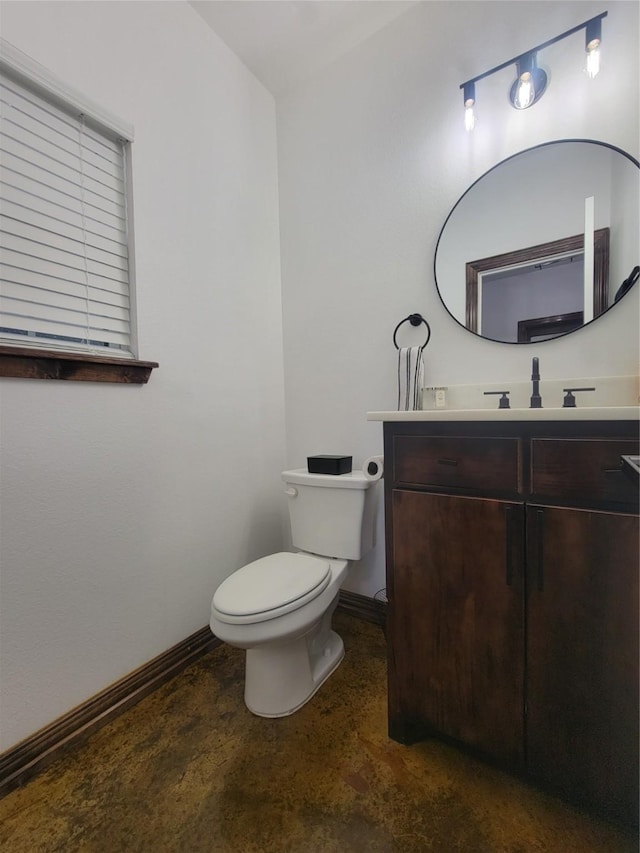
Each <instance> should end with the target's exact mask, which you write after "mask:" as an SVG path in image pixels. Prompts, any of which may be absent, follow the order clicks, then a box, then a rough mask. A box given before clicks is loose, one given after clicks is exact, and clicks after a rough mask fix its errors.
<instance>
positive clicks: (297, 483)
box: [282, 468, 378, 560]
mask: <svg viewBox="0 0 640 853" xmlns="http://www.w3.org/2000/svg"><path fill="white" fill-rule="evenodd" d="M282 479H283V481H284V482H285V484H286V489H285V492H286V494H287V496H288V498H289V517H290V519H291V537H292V541H293V545H294V547H296V548H298V549H299V550H301V551H309V552H311V553H312V554H320V555H322V556H324V557H337V558H339V559H343V560H359V559H360V558H361V557H363V556H364V555H365V554H366V553H367V552H368V551H370V550H371V549H372V548H373V546H374V545H375V523H376V503H377V493H378V488H377V487H378V482H373V481H371V480H367V479H366V478H365V476H364V474H363V473H362V471H353V472H352V473H350V474H338V475H331V474H309V472H308V471H307V470H306V468H299V469H297V470H293V471H283V473H282Z"/></svg>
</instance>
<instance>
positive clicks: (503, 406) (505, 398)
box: [484, 391, 511, 409]
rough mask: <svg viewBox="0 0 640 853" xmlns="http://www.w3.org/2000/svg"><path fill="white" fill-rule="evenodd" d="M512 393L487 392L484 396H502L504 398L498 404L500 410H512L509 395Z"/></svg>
mask: <svg viewBox="0 0 640 853" xmlns="http://www.w3.org/2000/svg"><path fill="white" fill-rule="evenodd" d="M510 393H511V392H510V391H485V392H484V396H485V397H488V396H489V395H490V394H502V397H500V400H499V402H498V408H499V409H510V408H511V404H510V403H509V394H510Z"/></svg>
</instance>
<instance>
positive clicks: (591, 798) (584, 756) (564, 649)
mask: <svg viewBox="0 0 640 853" xmlns="http://www.w3.org/2000/svg"><path fill="white" fill-rule="evenodd" d="M638 548H639V542H638V517H637V516H635V515H624V514H621V513H620V514H619V513H611V512H598V511H590V510H581V509H567V508H556V507H542V506H535V505H530V506H528V507H527V551H528V569H527V571H528V578H527V584H528V601H527V627H528V630H527V717H526V742H527V766H528V770H529V772H530V774H531V775H532V776H533V777H534V778H535V779H537V780H539V781H540V782H543V783H544V784H546V785H547V786H551V787H552V788H554V789H555V790H557V791H559V792H562V793H565V794H567V795H568V796H569V797H571V798H573V799H574V800H576V799H577V800H581V801H583V802H584V803H586V804H589V805H595V806H597V807H598V808H599V809H605V810H606V811H607V812H609V813H610V814H611V815H612V816H613V817H615V818H618V819H622V820H625V821H634V820H637V814H638Z"/></svg>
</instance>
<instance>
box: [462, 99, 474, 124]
mask: <svg viewBox="0 0 640 853" xmlns="http://www.w3.org/2000/svg"><path fill="white" fill-rule="evenodd" d="M464 126H465V130H468V131H472V130H473V128H474V127H475V126H476V117H475V115H474V112H473V102H472V103H470V104H465V108H464Z"/></svg>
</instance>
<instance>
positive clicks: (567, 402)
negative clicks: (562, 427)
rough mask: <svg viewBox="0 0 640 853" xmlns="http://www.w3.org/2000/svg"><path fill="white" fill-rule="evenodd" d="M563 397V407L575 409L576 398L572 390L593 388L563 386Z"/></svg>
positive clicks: (589, 389)
mask: <svg viewBox="0 0 640 853" xmlns="http://www.w3.org/2000/svg"><path fill="white" fill-rule="evenodd" d="M562 390H563V391H564V392H565V397H564V400H563V403H562V408H563V409H575V407H576V398H575V397H574V396H573V392H574V391H595V390H596V389H595V388H563V389H562Z"/></svg>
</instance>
